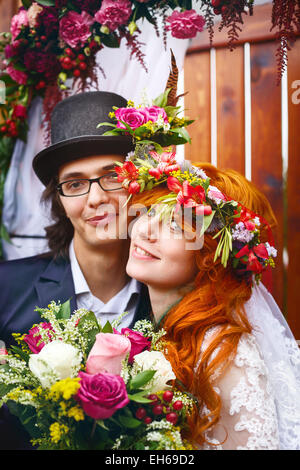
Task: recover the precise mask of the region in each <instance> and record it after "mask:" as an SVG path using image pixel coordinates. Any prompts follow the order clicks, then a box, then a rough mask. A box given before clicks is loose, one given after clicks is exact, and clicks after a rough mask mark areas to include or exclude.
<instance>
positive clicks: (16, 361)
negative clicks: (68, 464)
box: [0, 302, 195, 450]
mask: <svg viewBox="0 0 300 470" xmlns="http://www.w3.org/2000/svg"><path fill="white" fill-rule="evenodd" d="M37 311H39V313H40V314H41V317H42V318H43V319H44V320H45V321H43V322H41V323H39V324H37V325H34V326H33V327H32V328H31V329H30V331H29V332H28V334H24V335H20V334H14V337H15V342H16V344H17V345H15V346H11V347H10V348H9V350H6V349H3V348H2V349H1V350H0V405H2V404H3V403H6V404H7V406H8V408H9V410H10V411H11V413H13V414H14V415H16V416H18V418H19V419H20V421H21V423H22V424H23V425H24V427H25V428H26V430H27V431H28V432H29V434H30V435H31V438H32V441H31V442H32V443H33V445H34V446H36V447H37V448H39V449H51V450H55V449H97V450H99V449H100V450H107V449H120V450H121V449H122V450H129V449H133V450H146V449H151V450H158V449H159V450H160V449H171V450H177V449H191V448H192V446H191V445H190V444H189V443H188V442H187V441H186V440H185V439H184V437H183V435H184V431H186V429H187V420H188V416H189V414H190V413H191V412H192V409H193V407H194V406H195V402H194V400H193V398H192V397H190V396H189V395H188V394H186V393H182V392H180V391H179V389H178V388H176V387H175V386H174V385H173V386H171V385H170V384H169V382H170V381H171V382H172V383H173V384H175V379H176V377H175V375H174V373H173V371H172V368H171V365H170V363H169V362H168V361H167V360H166V358H165V356H164V352H163V351H164V348H165V343H164V341H163V336H164V334H165V332H164V331H163V330H160V331H158V332H155V331H154V329H153V326H152V324H151V322H149V321H146V320H141V321H139V322H137V323H136V324H135V326H134V328H133V329H129V328H123V329H121V331H120V332H118V331H117V330H116V329H115V327H114V326H117V323H118V321H119V320H118V321H116V322H115V323H113V324H110V323H109V322H107V323H106V325H104V327H101V325H100V324H99V322H98V321H97V318H96V317H95V315H94V313H93V312H91V311H87V310H84V309H79V310H77V311H75V312H74V313H73V315H71V314H70V305H69V302H66V303H64V304H60V303H55V302H51V304H49V306H48V308H45V309H39V308H37Z"/></svg>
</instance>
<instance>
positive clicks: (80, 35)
mask: <svg viewBox="0 0 300 470" xmlns="http://www.w3.org/2000/svg"><path fill="white" fill-rule="evenodd" d="M93 22H94V20H93V18H92V17H91V15H89V14H88V13H87V12H86V11H82V12H81V14H79V13H76V11H69V12H68V13H67V14H66V15H65V16H63V17H62V19H61V20H60V23H59V35H60V37H61V39H62V40H63V41H65V42H66V43H67V44H68V45H69V46H71V47H76V46H81V47H82V46H84V44H85V43H86V41H87V40H88V38H89V37H90V35H91V31H90V26H91V25H92V24H93Z"/></svg>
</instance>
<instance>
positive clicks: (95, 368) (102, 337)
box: [86, 333, 131, 374]
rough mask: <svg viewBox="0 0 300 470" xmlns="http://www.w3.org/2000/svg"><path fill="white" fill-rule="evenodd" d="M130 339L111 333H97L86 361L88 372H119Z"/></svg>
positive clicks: (129, 345) (128, 347)
mask: <svg viewBox="0 0 300 470" xmlns="http://www.w3.org/2000/svg"><path fill="white" fill-rule="evenodd" d="M130 347H131V344H130V341H129V339H128V338H126V337H125V336H119V335H115V334H113V333H98V334H97V335H96V341H95V343H94V346H93V347H92V349H91V351H90V354H89V356H88V358H87V362H86V371H87V373H88V374H99V373H101V372H102V373H109V374H120V373H121V369H122V361H123V360H124V359H125V358H126V356H127V354H128V353H129V352H130Z"/></svg>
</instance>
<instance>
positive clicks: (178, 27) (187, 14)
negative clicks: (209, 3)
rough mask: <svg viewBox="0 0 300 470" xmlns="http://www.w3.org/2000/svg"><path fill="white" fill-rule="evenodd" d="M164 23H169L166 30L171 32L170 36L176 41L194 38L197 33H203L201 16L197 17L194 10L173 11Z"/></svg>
mask: <svg viewBox="0 0 300 470" xmlns="http://www.w3.org/2000/svg"><path fill="white" fill-rule="evenodd" d="M166 21H167V22H168V23H170V25H169V26H166V30H167V31H171V34H172V36H173V37H174V38H178V39H188V38H194V37H195V36H196V34H197V33H198V32H200V31H203V27H204V24H205V19H204V18H203V16H201V15H198V14H197V13H196V12H195V10H186V11H183V12H179V11H173V13H172V15H170V16H168V18H167V19H166Z"/></svg>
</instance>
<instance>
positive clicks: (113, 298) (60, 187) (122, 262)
mask: <svg viewBox="0 0 300 470" xmlns="http://www.w3.org/2000/svg"><path fill="white" fill-rule="evenodd" d="M126 104H127V103H126V100H125V99H124V98H122V97H121V96H119V95H116V94H113V93H107V92H88V93H82V94H78V95H74V96H72V97H70V98H67V99H65V100H63V101H62V102H60V103H59V104H58V105H57V106H56V107H55V109H54V111H53V114H52V119H51V140H52V144H51V145H50V146H49V147H47V148H46V149H44V150H42V151H41V152H40V153H39V154H38V155H37V156H36V157H35V159H34V161H33V168H34V171H35V173H36V174H37V176H38V177H39V179H40V180H41V181H42V183H43V184H44V185H45V186H46V189H45V192H44V199H45V201H48V202H50V203H51V207H52V217H53V220H54V224H53V225H51V226H50V227H48V228H47V229H46V233H47V237H48V242H49V248H50V253H47V254H45V255H40V256H34V257H30V258H25V259H19V260H13V261H8V262H4V263H2V264H0V279H1V292H0V339H1V340H3V341H4V342H5V343H6V346H8V345H10V344H11V342H12V337H11V334H12V333H16V332H20V333H25V332H27V331H28V330H29V329H30V328H31V326H32V325H33V324H35V323H39V322H40V321H41V318H40V316H39V314H38V313H37V312H35V311H34V309H35V307H36V306H38V307H46V306H47V305H48V304H49V302H51V301H52V300H55V301H56V302H58V301H60V302H61V303H63V302H65V301H66V300H68V299H70V302H71V309H72V311H74V310H75V309H77V308H87V309H89V310H92V311H94V312H95V314H96V316H97V317H98V318H99V320H100V322H101V324H102V325H104V324H105V323H106V321H107V320H110V321H113V320H115V319H116V318H117V317H119V315H121V314H123V313H124V312H128V313H127V314H126V315H125V316H124V317H123V319H122V322H121V324H120V327H121V328H122V327H125V326H131V325H133V324H134V322H135V321H137V319H140V318H145V317H146V316H147V315H148V312H149V299H148V292H147V290H146V288H145V287H144V286H141V285H140V284H139V283H138V282H136V281H135V280H134V279H129V277H128V276H127V274H126V271H125V266H126V262H127V257H128V249H129V240H128V237H127V236H126V235H127V211H126V209H125V208H124V200H125V201H126V193H125V191H124V190H123V189H122V187H121V185H120V184H119V183H118V182H117V180H116V178H115V175H114V173H113V168H114V166H115V162H116V161H119V162H122V161H123V160H124V158H125V156H126V155H127V153H128V152H129V151H130V150H132V148H133V146H132V142H131V140H130V139H129V138H127V137H125V136H124V137H123V136H118V137H116V136H103V133H104V132H105V130H107V129H108V128H107V127H100V128H99V129H97V125H98V124H99V123H100V122H107V121H108V120H109V118H108V114H109V112H110V111H111V110H112V107H113V106H117V107H124V106H126ZM1 413H2V417H1V415H0V435H1V439H2V441H1V442H0V448H2V449H5V448H18V447H19V448H20V446H21V447H22V445H23V442H22V438H23V437H22V438H20V439H19V442H17V441H18V439H17V437H16V435H15V436H14V437H10V436H9V429H11V430H12V431H13V432H15V424H14V423H13V424H12V425H11V424H10V423H11V416H10V415H9V414H7V410H6V409H5V408H2V410H1ZM4 428H5V432H4ZM2 430H3V431H2Z"/></svg>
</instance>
